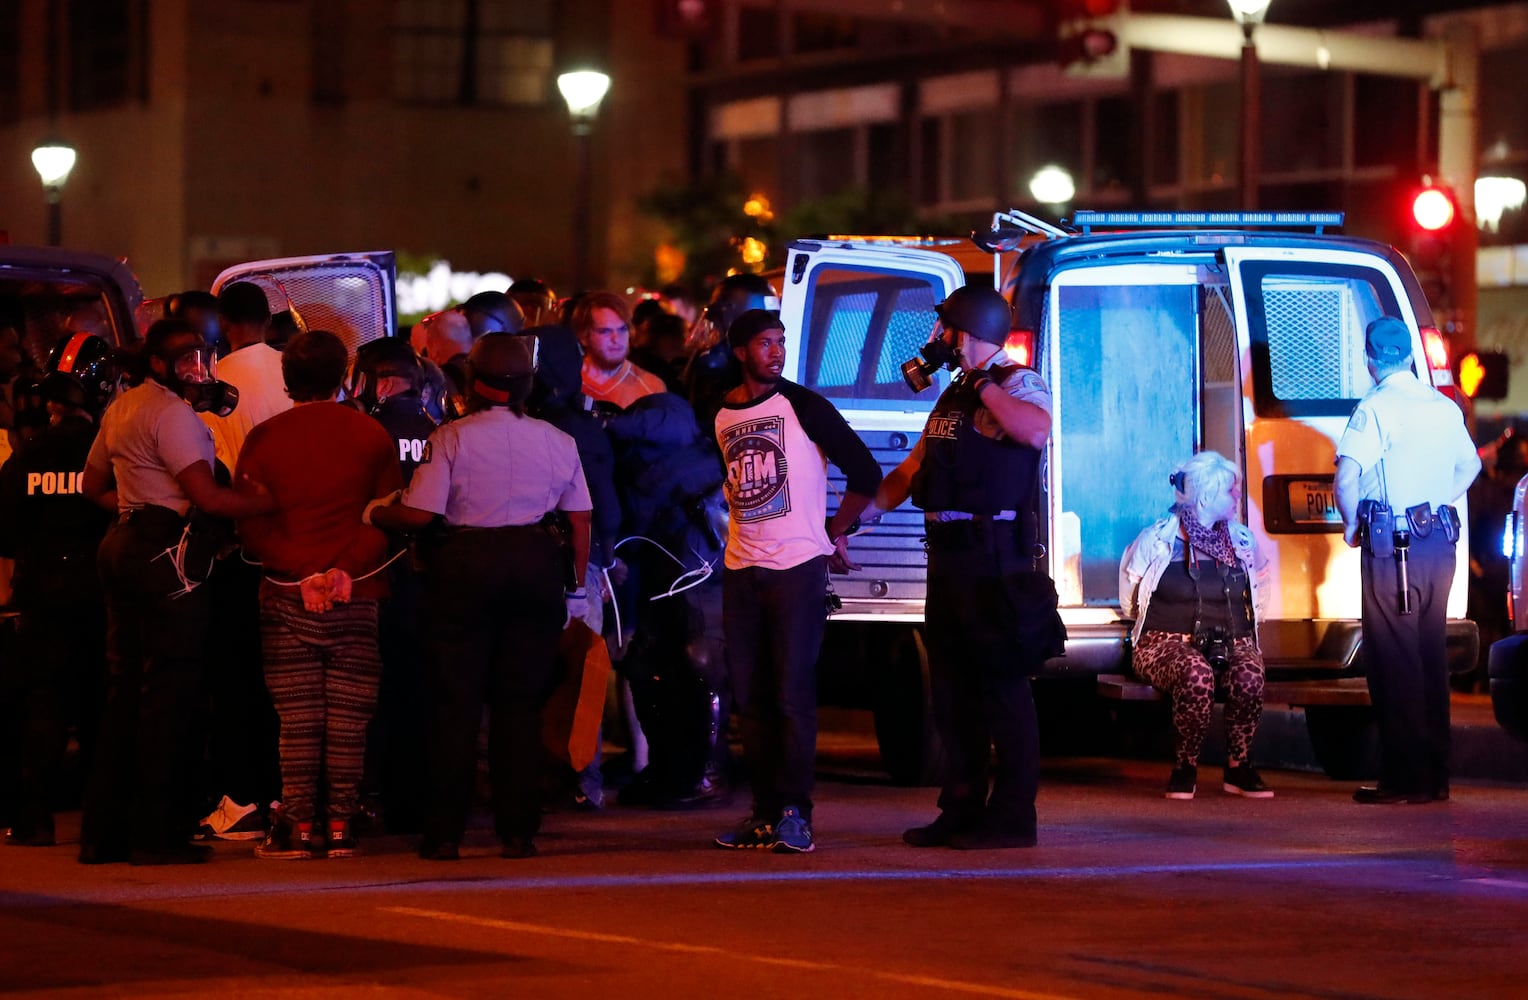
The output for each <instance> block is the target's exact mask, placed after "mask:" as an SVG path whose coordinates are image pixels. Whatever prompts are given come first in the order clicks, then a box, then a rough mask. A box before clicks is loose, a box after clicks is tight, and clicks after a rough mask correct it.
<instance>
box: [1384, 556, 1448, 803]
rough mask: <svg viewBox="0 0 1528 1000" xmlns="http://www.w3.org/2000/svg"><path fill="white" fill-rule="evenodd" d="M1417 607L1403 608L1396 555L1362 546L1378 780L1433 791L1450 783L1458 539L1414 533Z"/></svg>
mask: <svg viewBox="0 0 1528 1000" xmlns="http://www.w3.org/2000/svg"><path fill="white" fill-rule="evenodd" d="M1406 575H1407V580H1408V582H1409V583H1410V589H1411V606H1412V613H1411V614H1409V615H1403V614H1401V613H1400V600H1399V596H1398V594H1399V587H1398V585H1397V568H1396V563H1395V560H1394V559H1393V558H1388V557H1387V558H1383V559H1376V558H1375V557H1374V556H1372V555H1370V554H1369V553H1368V552H1367V551H1365V552H1364V553H1363V658H1364V665H1365V669H1366V670H1367V672H1368V675H1369V697H1370V698H1371V699H1372V700H1373V702H1374V711H1375V715H1376V716H1377V718H1378V720H1379V745H1380V785H1381V787H1383V788H1385V789H1386V790H1387V791H1395V792H1404V793H1410V792H1421V793H1433V792H1436V791H1439V790H1441V789H1443V788H1446V787H1448V754H1449V687H1448V658H1447V655H1446V647H1447V619H1448V592H1449V589H1450V588H1451V586H1452V585H1453V582H1454V544H1453V543H1452V542H1450V541H1449V540H1448V539H1446V538H1444V537H1443V532H1442V531H1439V530H1436V529H1435V530H1434V531H1433V532H1432V534H1430V535H1428V536H1427V537H1426V538H1418V537H1416V536H1415V535H1413V536H1412V538H1411V549H1410V554H1409V556H1408V559H1407V573H1406Z"/></svg>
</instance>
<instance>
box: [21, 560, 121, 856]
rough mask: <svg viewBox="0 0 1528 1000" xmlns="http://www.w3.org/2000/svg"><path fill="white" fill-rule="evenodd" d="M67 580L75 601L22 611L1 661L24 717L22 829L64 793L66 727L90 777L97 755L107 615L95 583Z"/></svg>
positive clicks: (41, 819) (41, 818) (43, 818)
mask: <svg viewBox="0 0 1528 1000" xmlns="http://www.w3.org/2000/svg"><path fill="white" fill-rule="evenodd" d="M72 582H73V583H74V587H73V588H72V589H73V592H74V594H75V596H74V598H73V599H72V600H71V601H70V602H69V603H67V604H58V603H54V602H48V603H38V604H34V605H30V606H28V607H25V608H23V609H22V613H21V618H20V621H19V622H18V623H17V625H16V636H15V646H14V654H13V657H9V658H8V659H10V662H9V663H8V664H6V668H7V673H9V674H11V675H12V677H13V678H14V683H15V688H14V690H13V691H12V692H9V693H8V694H7V696H14V697H16V698H17V699H18V704H17V707H18V708H20V709H21V712H22V719H21V721H20V724H19V726H18V731H19V735H20V739H21V744H20V749H21V757H20V762H21V800H20V809H19V812H18V815H17V820H16V825H17V827H18V828H19V829H26V830H30V829H35V828H37V827H38V826H39V825H40V824H45V823H46V822H47V821H48V819H49V817H50V816H51V814H52V811H53V807H54V805H55V803H56V802H58V800H59V799H60V797H61V793H62V792H63V791H64V790H63V789H62V788H61V787H60V785H61V779H62V777H63V763H64V751H65V749H66V747H67V746H68V743H69V729H70V726H71V724H72V725H73V726H74V728H75V732H76V734H77V735H78V738H79V744H80V763H81V765H82V770H83V771H84V772H85V773H87V774H88V773H89V768H90V762H91V760H92V758H93V756H94V751H95V745H96V733H97V732H98V730H99V726H100V716H101V707H102V701H103V698H104V689H105V685H106V650H105V640H106V611H105V608H104V607H103V606H102V603H101V594H100V584H99V583H98V582H97V581H95V580H93V579H85V580H75V581H72ZM77 792H78V788H76V789H73V790H72V793H77ZM64 799H65V801H72V799H69V798H68V797H67V796H65V797H64Z"/></svg>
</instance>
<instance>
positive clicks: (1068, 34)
mask: <svg viewBox="0 0 1528 1000" xmlns="http://www.w3.org/2000/svg"><path fill="white" fill-rule="evenodd" d="M1129 13H1130V12H1129V4H1128V3H1126V0H1062V3H1061V4H1060V7H1059V10H1058V13H1057V22H1056V40H1057V50H1056V58H1057V60H1058V61H1059V62H1060V63H1061V66H1062V68H1063V69H1065V70H1066V72H1067V73H1068V74H1070V75H1073V76H1112V77H1124V76H1126V75H1127V74H1128V73H1129V72H1130V47H1129V46H1128V45H1127V44H1126V43H1125V39H1124V38H1123V30H1122V29H1123V27H1124V19H1125V18H1127V17H1128V16H1129Z"/></svg>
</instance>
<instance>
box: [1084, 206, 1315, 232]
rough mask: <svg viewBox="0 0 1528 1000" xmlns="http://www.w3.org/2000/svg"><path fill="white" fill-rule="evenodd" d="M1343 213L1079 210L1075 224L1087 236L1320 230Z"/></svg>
mask: <svg viewBox="0 0 1528 1000" xmlns="http://www.w3.org/2000/svg"><path fill="white" fill-rule="evenodd" d="M1343 215H1344V213H1342V212H1077V213H1075V214H1074V215H1073V216H1072V225H1074V226H1076V227H1078V228H1079V229H1081V230H1082V234H1083V235H1084V236H1087V235H1089V234H1090V233H1092V231H1093V227H1094V226H1099V227H1102V228H1106V229H1191V228H1195V227H1199V226H1215V227H1218V228H1225V229H1251V228H1254V227H1260V226H1267V227H1270V228H1279V229H1303V228H1305V227H1307V226H1309V227H1312V228H1314V229H1315V231H1316V232H1317V233H1320V232H1321V231H1322V230H1323V229H1325V228H1326V227H1327V226H1340V225H1342V220H1343Z"/></svg>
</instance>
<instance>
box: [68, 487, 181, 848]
mask: <svg viewBox="0 0 1528 1000" xmlns="http://www.w3.org/2000/svg"><path fill="white" fill-rule="evenodd" d="M181 524H182V522H181V519H180V518H179V517H177V516H176V515H175V513H174V512H173V511H170V510H166V509H165V508H162V507H146V508H143V509H141V510H137V511H133V512H130V513H129V514H128V515H124V519H123V520H121V521H118V522H117V523H116V524H114V525H112V527H111V528H110V530H108V531H107V533H106V537H105V538H104V539H103V540H102V541H101V548H100V553H99V559H98V568H99V570H100V574H101V585H102V587H103V589H104V590H105V594H106V620H107V631H106V650H107V661H108V665H109V674H108V678H107V690H106V709H105V713H104V715H103V716H102V720H101V732H100V736H99V745H98V747H97V749H96V755H95V763H94V766H93V767H92V769H91V775H90V780H89V783H88V785H87V786H86V790H85V807H84V817H83V819H82V821H81V830H80V842H81V844H82V845H83V846H86V847H93V848H96V849H100V850H105V851H108V852H111V851H119V850H122V849H124V848H135V849H143V850H162V849H164V848H168V847H174V846H176V845H178V844H184V843H185V842H186V840H187V838H188V837H189V836H190V833H191V828H192V823H193V821H194V818H195V802H194V796H193V795H192V794H191V790H190V776H191V773H192V762H193V761H195V760H196V759H198V758H199V756H200V754H199V752H198V751H199V748H200V741H199V740H198V738H197V735H198V733H199V730H200V721H201V720H200V707H201V706H200V704H199V698H200V685H201V676H202V654H203V651H204V649H205V645H204V644H205V642H206V635H207V622H208V617H209V605H208V598H207V591H206V589H205V588H201V587H199V588H197V589H195V590H193V591H191V592H190V593H186V594H179V593H177V592H178V591H179V590H180V588H181V585H180V581H179V580H178V579H177V577H176V575H175V570H174V567H173V565H172V564H171V562H170V560H169V558H168V557H163V558H161V556H162V554H163V553H164V551H165V550H166V549H167V548H169V547H171V546H173V545H175V544H176V543H177V542H179V541H180V537H181Z"/></svg>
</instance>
